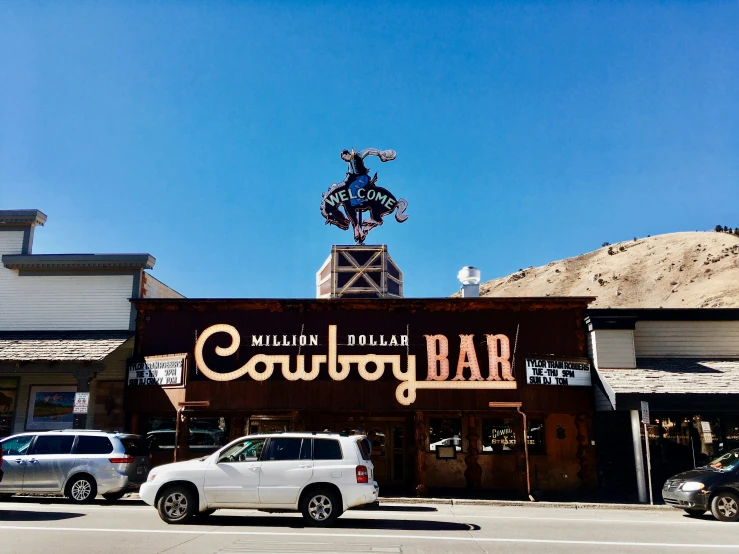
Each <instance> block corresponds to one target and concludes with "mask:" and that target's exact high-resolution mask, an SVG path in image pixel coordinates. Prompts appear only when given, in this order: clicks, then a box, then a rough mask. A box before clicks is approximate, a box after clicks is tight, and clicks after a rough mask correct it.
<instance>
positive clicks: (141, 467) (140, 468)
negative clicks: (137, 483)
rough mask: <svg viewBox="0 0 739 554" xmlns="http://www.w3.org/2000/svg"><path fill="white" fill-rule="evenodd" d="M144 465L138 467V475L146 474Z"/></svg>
mask: <svg viewBox="0 0 739 554" xmlns="http://www.w3.org/2000/svg"><path fill="white" fill-rule="evenodd" d="M144 469H145V468H144V466H139V467H137V468H136V475H143V474H144Z"/></svg>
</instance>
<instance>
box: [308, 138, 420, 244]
mask: <svg viewBox="0 0 739 554" xmlns="http://www.w3.org/2000/svg"><path fill="white" fill-rule="evenodd" d="M367 156H377V157H378V158H380V161H382V162H389V161H392V160H394V159H395V151H394V150H382V151H380V150H376V149H375V148H367V149H365V150H361V151H359V152H355V151H354V149H353V148H352V150H351V151H349V150H344V151H343V152H342V153H341V159H342V160H344V161H345V162H347V163H348V164H349V167H348V168H347V172H346V177H345V178H344V180H343V181H342V182H341V183H335V184H333V185H331V187H329V189H328V191H327V192H324V193H323V199H322V200H321V215H323V217H325V218H326V224H327V225H328V224H331V225H336V226H337V227H339V228H340V229H343V230H344V231H346V230H347V229H349V225H351V226H352V227H353V229H354V242H355V243H357V244H364V239H365V238H366V237H367V233H369V232H370V231H371V230H372V229H374V228H375V227H377V226H379V225H382V218H383V217H384V216H386V215H389V214H391V213H392V212H393V211H394V210H396V209H397V211H396V212H395V220H396V221H397V222H399V223H403V222H404V221H405V220H406V219H408V216H407V215H405V210H406V208H407V207H408V202H406V201H405V200H404V199H403V198H400V199H396V198H395V196H393V194H392V193H391V192H390V191H389V190H387V189H385V188H382V187H378V186H377V184H376V183H377V173H375V174H374V176H373V177H370V175H369V168H367V167H366V166H365V165H364V159H365V158H366V157H367ZM342 207H343V208H344V212H342V211H341V209H340V208H342ZM363 212H369V219H366V220H365V221H362V213H363Z"/></svg>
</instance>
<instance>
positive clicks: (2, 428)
mask: <svg viewBox="0 0 739 554" xmlns="http://www.w3.org/2000/svg"><path fill="white" fill-rule="evenodd" d="M16 385H17V380H15V379H0V437H7V436H9V435H12V434H13V414H14V413H15V404H16V398H17V391H16Z"/></svg>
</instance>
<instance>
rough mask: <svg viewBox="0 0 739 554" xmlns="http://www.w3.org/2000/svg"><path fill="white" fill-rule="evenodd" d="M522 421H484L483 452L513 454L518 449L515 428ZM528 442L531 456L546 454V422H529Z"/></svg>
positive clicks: (507, 419) (538, 420)
mask: <svg viewBox="0 0 739 554" xmlns="http://www.w3.org/2000/svg"><path fill="white" fill-rule="evenodd" d="M516 425H519V426H520V425H521V424H520V420H517V419H513V418H498V419H483V420H482V451H483V452H484V453H485V452H487V453H490V454H506V453H512V452H513V451H514V450H515V449H516V433H515V426H516ZM528 427H529V429H528V431H529V432H528V441H529V454H530V455H534V456H536V455H543V454H546V448H545V445H546V441H545V439H544V420H541V419H530V420H528Z"/></svg>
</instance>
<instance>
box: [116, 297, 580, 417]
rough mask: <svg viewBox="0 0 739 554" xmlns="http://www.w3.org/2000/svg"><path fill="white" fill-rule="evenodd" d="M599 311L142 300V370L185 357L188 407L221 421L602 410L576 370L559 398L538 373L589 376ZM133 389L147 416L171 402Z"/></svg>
mask: <svg viewBox="0 0 739 554" xmlns="http://www.w3.org/2000/svg"><path fill="white" fill-rule="evenodd" d="M587 301H588V299H582V298H561V299H556V298H538V299H531V298H528V299H526V298H523V299H522V298H497V299H493V298H469V299H462V298H440V299H397V300H395V299H393V300H389V299H386V300H236V299H235V300H188V299H161V300H153V299H152V300H136V301H134V303H135V305H136V309H137V312H138V320H137V341H136V350H135V355H134V359H133V360H132V362H138V361H144V360H149V359H156V357H158V356H167V355H170V356H171V355H173V354H180V355H185V356H186V357H187V359H188V360H191V363H188V364H187V368H186V372H187V376H186V379H185V382H186V384H185V386H184V389H185V390H184V391H182V392H181V393H180V394H182V395H184V398H182V399H184V400H209V401H210V407H211V410H252V409H253V410H319V411H320V410H345V411H352V410H354V411H362V410H370V411H375V413H380V412H379V411H381V410H391V411H392V410H402V409H412V410H459V409H487V408H488V404H489V403H490V402H493V401H504V402H517V401H520V402H524V404H527V403H528V399H531V401H532V402H536V403H539V404H541V402H542V399H544V398H548V399H551V402H552V404H553V406H554V405H556V406H559V405H560V404H561V405H562V408H563V409H564V407H566V406H567V405H571V404H572V402H579V400H578V399H579V398H580V396H582V398H583V399H585V400H584V401H588V402H589V401H590V400H589V396H587V394H588V393H587V391H585V390H583V389H585V387H581V386H572V385H575V384H580V382H579V381H578V380H575V379H573V378H572V377H568V375H569V373H567V374H565V373H564V370H565V369H566V370H567V371H570V370H569V369H568V368H570V367H575V366H571V365H567V366H566V367H565V366H563V368H564V369H563V370H562V371H561V372H562V375H559V374H558V375H557V376H558V377H563V378H562V379H559V380H557V379H552V382H551V385H553V386H544V385H545V384H548V377H547V380H546V382H545V380H544V379H543V378H542V379H541V382H537V379H536V378H532V377H531V376H530V375H527V373H530V372H531V371H539V370H540V368H541V367H542V366H541V364H544V363H548V361H549V360H555V361H556V360H564V361H566V362H567V364H576V363H584V364H587V346H586V338H585V330H584V327H583V323H582V321H583V318H584V311H585V307H586V305H587ZM556 363H559V362H556ZM532 364H538V365H536V367H535V368H534V369H533V370H532V369H530V368H529V370H528V371H527V365H532ZM577 367H580V366H577ZM546 369H547V371H548V368H546ZM542 371H543V370H542ZM543 374H544V375H545V376H548V375H549V373H547V372H546V371H544V373H543ZM532 375H534V374H532ZM534 377H535V375H534ZM583 384H584V383H583ZM129 385H132V386H133V387H134V389H135V390H133V391H132V392H131V396H130V398H131V401H132V402H133V403H134V404H136V406H140V408H135V409H137V410H144V411H146V410H148V409H149V408H148V406H152V405H153V404H155V403H157V402H159V400H158V398H160V397H159V396H157V395H156V393H155V390H154V389H155V388H156V387H157V386H159V387H161V386H163V387H165V388H166V387H167V385H166V384H163V385H160V384H158V383H149V382H148V381H144V380H138V381H132V382H130V383H129ZM147 385H148V386H147ZM578 389H579V390H578ZM178 398H179V397H178ZM133 409H134V408H133V405H132V410H133ZM142 413H143V412H142Z"/></svg>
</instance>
